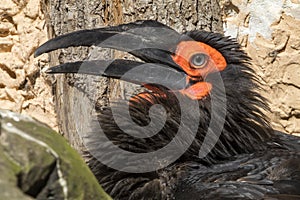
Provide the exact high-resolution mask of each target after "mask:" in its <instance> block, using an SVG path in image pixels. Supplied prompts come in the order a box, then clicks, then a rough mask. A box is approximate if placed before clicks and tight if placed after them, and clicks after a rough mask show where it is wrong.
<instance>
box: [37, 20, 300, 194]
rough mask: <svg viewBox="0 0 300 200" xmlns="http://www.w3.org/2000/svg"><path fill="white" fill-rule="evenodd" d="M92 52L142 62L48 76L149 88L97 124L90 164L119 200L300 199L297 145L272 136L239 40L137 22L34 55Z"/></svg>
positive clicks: (83, 66)
mask: <svg viewBox="0 0 300 200" xmlns="http://www.w3.org/2000/svg"><path fill="white" fill-rule="evenodd" d="M92 45H97V46H100V47H104V48H112V49H117V50H121V51H126V52H128V53H130V54H132V55H134V56H136V57H137V58H139V59H140V60H141V61H133V60H125V59H115V60H92V61H91V60H90V61H79V62H74V63H65V64H61V65H59V66H55V67H52V68H50V69H49V70H48V73H82V74H91V75H98V76H106V77H112V78H117V79H118V78H121V79H123V80H125V81H129V82H133V83H136V84H140V85H142V86H144V87H146V88H147V89H148V90H147V91H146V92H144V93H140V94H138V95H136V96H133V97H132V98H131V99H130V100H129V101H127V102H122V101H120V102H115V103H111V104H110V106H106V107H104V108H102V109H101V111H99V114H98V115H97V116H96V117H95V118H94V119H93V121H92V122H91V127H92V129H93V131H91V133H89V134H88V135H89V136H88V138H89V140H87V141H88V142H87V143H86V145H87V149H88V150H89V152H90V153H91V156H90V160H89V161H88V164H89V166H90V168H91V169H92V171H93V173H94V174H95V176H96V177H97V179H98V180H99V183H100V184H101V185H102V186H103V187H104V189H105V190H106V191H107V192H108V193H109V194H110V195H111V196H112V197H113V198H114V199H300V152H299V150H300V140H299V138H297V137H293V136H290V135H286V134H283V133H280V132H278V131H274V130H272V129H271V128H270V126H269V122H268V120H267V117H266V116H265V115H264V114H263V112H262V110H268V106H267V104H266V100H265V99H264V98H263V97H262V96H261V95H260V94H259V93H258V92H257V90H258V89H259V84H258V81H257V79H256V78H255V75H254V73H253V70H252V69H251V65H250V58H249V57H247V55H246V54H245V53H244V52H243V51H242V50H241V47H240V45H239V44H238V43H237V42H236V41H235V40H233V39H230V38H228V37H225V36H223V35H221V34H219V33H211V32H205V31H190V32H185V33H183V34H179V33H178V32H176V31H175V30H173V29H171V28H170V27H168V26H165V25H163V24H161V23H159V22H156V21H137V22H134V23H129V24H123V25H119V26H113V27H105V28H99V29H93V30H82V31H77V32H73V33H69V34H66V35H62V36H58V37H56V38H54V39H52V40H50V41H48V42H46V43H45V44H43V45H42V46H41V47H39V48H38V49H37V50H36V52H35V56H38V55H40V54H43V53H47V52H50V51H52V50H56V49H59V48H66V47H74V46H92ZM157 104H159V105H161V106H163V108H164V109H161V107H155V108H156V109H154V108H152V106H154V105H157ZM128 113H129V115H128ZM128 116H130V117H128ZM116 118H117V119H118V120H116ZM132 122H134V123H132ZM157 127H158V128H157ZM153 130H155V131H154V132H153ZM165 147H167V148H165ZM124 152H125V153H124Z"/></svg>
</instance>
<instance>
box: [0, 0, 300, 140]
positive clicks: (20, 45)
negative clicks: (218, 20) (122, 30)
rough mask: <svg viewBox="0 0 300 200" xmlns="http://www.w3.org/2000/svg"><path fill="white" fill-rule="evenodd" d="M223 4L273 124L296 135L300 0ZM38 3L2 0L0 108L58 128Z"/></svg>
mask: <svg viewBox="0 0 300 200" xmlns="http://www.w3.org/2000/svg"><path fill="white" fill-rule="evenodd" d="M143 2H144V1H143ZM221 5H222V8H223V16H224V18H223V20H224V30H225V34H226V35H230V36H233V37H237V38H238V40H239V41H240V43H241V44H242V45H243V47H244V48H245V50H246V51H247V52H248V53H249V55H250V57H252V58H253V63H254V67H255V69H256V71H257V73H258V75H259V79H260V81H261V82H262V83H263V84H264V88H265V89H266V91H265V92H264V94H265V96H266V97H267V98H268V99H269V100H270V106H271V109H272V111H273V112H272V114H271V115H270V117H271V120H272V123H273V126H274V127H275V128H276V129H279V130H283V131H286V132H288V133H292V134H300V39H299V35H300V12H299V10H300V1H299V0H272V1H270V0H232V1H230V0H221ZM41 6H42V5H41V3H40V0H2V2H1V4H0V108H3V109H9V110H13V111H16V112H20V113H26V114H29V115H31V116H32V117H34V118H37V119H39V120H40V121H42V122H45V123H47V124H48V125H50V126H51V127H54V128H56V127H57V125H56V116H55V113H54V108H53V98H52V94H51V84H52V80H49V79H50V77H49V76H46V75H45V74H44V73H43V69H44V68H45V66H47V62H48V56H47V55H43V56H41V57H39V58H37V59H34V58H33V55H32V54H33V51H34V50H35V48H36V47H37V46H39V45H40V44H42V43H43V42H44V41H46V40H47V30H46V29H47V27H46V25H45V20H44V15H43V13H42V11H41V10H42V9H41ZM129 11H130V10H129ZM129 11H128V12H129ZM177 28H178V27H177ZM41 69H42V70H41Z"/></svg>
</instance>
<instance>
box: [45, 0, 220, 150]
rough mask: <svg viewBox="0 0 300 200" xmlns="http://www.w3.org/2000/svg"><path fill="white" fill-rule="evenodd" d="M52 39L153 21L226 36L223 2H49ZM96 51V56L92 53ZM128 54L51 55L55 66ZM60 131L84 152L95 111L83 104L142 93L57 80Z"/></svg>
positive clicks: (76, 78) (103, 81)
mask: <svg viewBox="0 0 300 200" xmlns="http://www.w3.org/2000/svg"><path fill="white" fill-rule="evenodd" d="M44 10H45V13H46V14H47V15H46V19H47V22H48V23H47V24H48V30H49V35H50V37H55V36H58V35H61V34H64V33H68V32H72V31H74V30H79V29H88V28H96V27H102V26H111V25H117V24H121V23H127V22H132V21H135V20H139V19H154V20H158V21H160V22H162V23H164V24H166V25H169V26H171V27H172V28H174V29H176V30H177V31H179V32H182V31H187V30H194V29H198V30H200V29H204V30H208V31H215V32H222V21H221V10H220V6H219V2H218V0H202V1H198V0H197V1H192V0H187V1H179V2H176V1H173V0H159V1H152V0H139V1H133V0H101V1H99V0H77V1H73V0H50V1H46V2H45V7H44ZM89 52H91V53H89ZM118 56H124V54H123V53H120V52H116V51H112V50H103V49H99V48H95V47H91V48H84V47H78V48H69V49H64V50H59V51H56V52H54V53H51V54H50V58H51V63H50V65H51V66H53V65H57V64H59V63H65V62H70V61H75V60H83V59H86V57H93V58H95V57H98V58H102V59H105V58H109V57H118ZM53 90H54V95H55V103H56V112H57V116H58V124H59V129H60V132H61V133H62V134H63V135H64V136H65V137H66V138H67V139H68V140H69V142H70V143H71V145H72V146H73V147H74V148H75V149H77V150H78V151H79V152H82V150H84V146H83V143H82V139H81V137H80V136H81V135H80V133H79V132H84V131H88V130H86V129H87V124H88V120H89V119H88V118H89V116H90V114H91V113H90V112H91V111H90V110H89V108H88V107H87V105H86V104H85V103H83V102H93V103H96V104H97V105H99V106H100V107H101V106H103V105H106V104H107V103H108V102H109V101H111V100H113V99H116V98H126V96H127V94H128V93H131V92H132V91H138V90H139V89H137V87H136V86H134V85H132V84H129V83H124V82H120V81H116V80H109V79H107V78H99V77H94V76H88V75H78V74H75V75H71V74H69V75H57V76H56V81H55V83H54V85H53Z"/></svg>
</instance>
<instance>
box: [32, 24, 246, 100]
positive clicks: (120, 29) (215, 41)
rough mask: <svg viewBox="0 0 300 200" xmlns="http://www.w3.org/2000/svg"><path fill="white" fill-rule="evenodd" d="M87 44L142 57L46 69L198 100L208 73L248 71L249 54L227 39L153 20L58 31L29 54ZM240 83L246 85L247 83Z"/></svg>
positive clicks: (205, 89) (209, 85)
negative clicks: (162, 89) (171, 26)
mask: <svg viewBox="0 0 300 200" xmlns="http://www.w3.org/2000/svg"><path fill="white" fill-rule="evenodd" d="M92 45H96V46H100V47H106V48H113V49H117V50H121V51H126V52H128V53H130V54H132V55H134V56H136V57H138V58H140V59H141V60H142V61H144V62H139V61H133V60H125V59H115V60H89V61H79V62H74V63H64V64H61V65H58V66H55V67H52V68H50V69H49V70H48V73H82V74H92V75H100V76H106V77H112V78H117V79H120V78H121V79H123V80H125V81H129V82H133V83H136V84H140V85H143V86H145V87H146V88H148V89H150V90H152V91H154V92H158V93H159V91H160V89H159V88H160V87H161V86H164V87H166V88H167V89H168V90H169V91H173V92H180V93H181V94H184V95H185V96H188V97H189V98H191V99H193V100H201V99H203V98H205V97H207V96H208V95H209V94H210V92H211V91H212V89H214V87H215V84H214V83H213V82H212V81H209V78H208V77H209V76H210V75H212V74H216V73H221V75H222V74H223V73H224V71H228V72H229V73H231V74H229V75H228V76H233V77H231V79H236V78H239V77H238V76H241V74H239V73H243V71H249V70H250V68H248V66H246V65H245V63H247V62H248V60H249V58H248V57H247V56H246V55H245V54H244V52H243V51H241V50H240V46H239V45H238V44H237V43H236V42H235V41H234V40H233V39H230V38H228V37H224V36H223V35H221V34H218V33H210V32H205V31H191V32H186V33H183V34H180V33H178V32H177V31H175V30H173V29H171V28H170V27H168V26H165V25H163V24H161V23H159V22H156V21H137V22H134V23H129V24H123V25H119V26H114V27H106V28H98V29H92V30H81V31H76V32H72V33H69V34H66V35H62V36H58V37H56V38H54V39H52V40H49V41H48V42H46V43H45V44H43V45H42V46H40V47H39V48H38V49H37V50H36V52H35V56H39V55H41V54H43V53H46V52H50V51H53V50H56V49H60V48H66V47H73V46H92ZM237 65H238V66H237ZM234 71H235V72H236V73H233V72H234ZM228 72H227V74H228ZM225 74H226V72H225ZM242 75H245V73H244V74H242ZM251 78H252V77H251V76H250V77H249V79H251ZM246 85H247V86H245V87H249V84H248V83H246ZM239 88H240V87H239ZM235 89H237V88H235ZM246 89H248V88H246ZM237 92H239V91H238V89H237Z"/></svg>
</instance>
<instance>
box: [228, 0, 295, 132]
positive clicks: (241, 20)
mask: <svg viewBox="0 0 300 200" xmlns="http://www.w3.org/2000/svg"><path fill="white" fill-rule="evenodd" d="M223 12H224V30H225V33H226V35H231V36H233V37H237V38H238V40H239V42H240V43H242V45H243V46H244V47H245V50H246V51H247V52H248V54H249V55H250V57H251V58H253V63H254V67H255V70H256V72H257V74H258V75H259V79H260V81H261V83H263V84H264V88H265V89H266V91H265V92H264V95H265V96H266V97H267V98H268V99H269V101H270V107H271V109H272V113H271V115H270V118H271V121H272V125H273V126H274V127H275V128H276V129H279V130H283V131H285V132H288V133H291V134H297V135H300V0H232V1H228V0H224V1H223Z"/></svg>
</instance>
